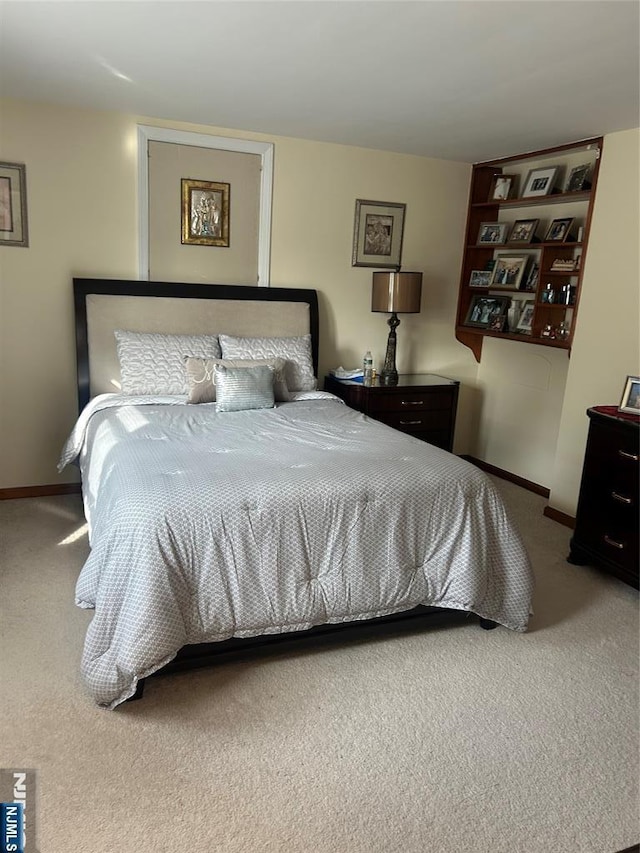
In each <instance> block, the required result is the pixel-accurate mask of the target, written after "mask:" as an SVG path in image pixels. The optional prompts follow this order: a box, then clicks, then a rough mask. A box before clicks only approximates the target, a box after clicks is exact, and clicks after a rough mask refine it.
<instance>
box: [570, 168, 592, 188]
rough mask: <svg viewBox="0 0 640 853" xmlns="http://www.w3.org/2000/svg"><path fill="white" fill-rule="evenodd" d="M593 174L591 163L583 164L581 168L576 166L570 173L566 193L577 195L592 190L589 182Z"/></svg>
mask: <svg viewBox="0 0 640 853" xmlns="http://www.w3.org/2000/svg"><path fill="white" fill-rule="evenodd" d="M590 174H591V163H583V164H582V165H581V166H574V167H573V169H572V170H571V171H570V172H569V177H568V178H567V185H566V187H565V188H564V191H565V192H566V193H575V192H579V191H580V190H588V189H591V183H590V181H589V180H588V178H589V175H590Z"/></svg>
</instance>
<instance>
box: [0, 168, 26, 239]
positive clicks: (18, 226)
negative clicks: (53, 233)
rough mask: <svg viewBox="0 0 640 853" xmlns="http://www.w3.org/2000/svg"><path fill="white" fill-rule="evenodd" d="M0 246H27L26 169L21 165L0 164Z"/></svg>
mask: <svg viewBox="0 0 640 853" xmlns="http://www.w3.org/2000/svg"><path fill="white" fill-rule="evenodd" d="M0 245H2V246H22V247H23V248H26V247H27V246H28V245H29V232H28V224H27V169H26V166H25V165H23V164H22V163H0Z"/></svg>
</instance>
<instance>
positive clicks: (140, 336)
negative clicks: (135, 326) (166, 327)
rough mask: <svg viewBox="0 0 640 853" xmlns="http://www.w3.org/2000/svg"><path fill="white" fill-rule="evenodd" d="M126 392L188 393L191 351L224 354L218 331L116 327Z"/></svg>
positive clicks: (210, 355)
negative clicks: (200, 332) (182, 332)
mask: <svg viewBox="0 0 640 853" xmlns="http://www.w3.org/2000/svg"><path fill="white" fill-rule="evenodd" d="M114 335H115V336H116V347H117V351H118V361H119V362H120V378H121V381H122V392H123V393H124V394H188V393H189V381H188V379H187V372H186V370H185V366H184V357H185V356H187V355H193V356H198V357H199V358H220V344H219V342H218V337H217V335H167V334H161V333H158V332H127V331H123V330H122V329H116V331H115V332H114Z"/></svg>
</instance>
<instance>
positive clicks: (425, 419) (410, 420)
mask: <svg viewBox="0 0 640 853" xmlns="http://www.w3.org/2000/svg"><path fill="white" fill-rule="evenodd" d="M376 419H377V420H379V421H382V423H383V424H388V425H389V426H392V427H395V429H399V430H402V431H403V432H424V431H425V430H447V429H449V428H450V426H451V410H450V409H438V410H436V411H431V410H428V411H424V410H421V409H418V408H416V409H415V410H412V411H406V412H380V413H378V415H377V418H376Z"/></svg>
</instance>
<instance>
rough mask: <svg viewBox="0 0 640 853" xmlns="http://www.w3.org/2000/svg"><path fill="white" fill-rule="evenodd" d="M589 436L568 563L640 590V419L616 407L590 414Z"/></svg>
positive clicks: (591, 410)
mask: <svg viewBox="0 0 640 853" xmlns="http://www.w3.org/2000/svg"><path fill="white" fill-rule="evenodd" d="M587 415H588V416H589V419H590V423H589V436H588V439H587V449H586V453H585V459H584V466H583V469H582V481H581V485H580V497H579V499H578V512H577V516H576V527H575V531H574V535H573V538H572V539H571V551H570V554H569V557H568V558H567V559H568V560H569V562H570V563H576V564H578V565H581V564H584V563H589V564H594V565H596V566H599V567H601V568H603V569H604V570H605V571H607V572H609V573H610V574H612V575H615V576H616V577H617V578H620V579H621V580H623V581H625V582H626V583H628V584H630V585H631V586H635V587H636V588H638V536H639V531H638V496H639V483H638V471H639V469H640V461H639V460H640V417H638V416H637V415H626V414H623V413H620V412H618V410H617V408H616V407H615V406H595V407H594V408H592V409H588V410H587Z"/></svg>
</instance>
